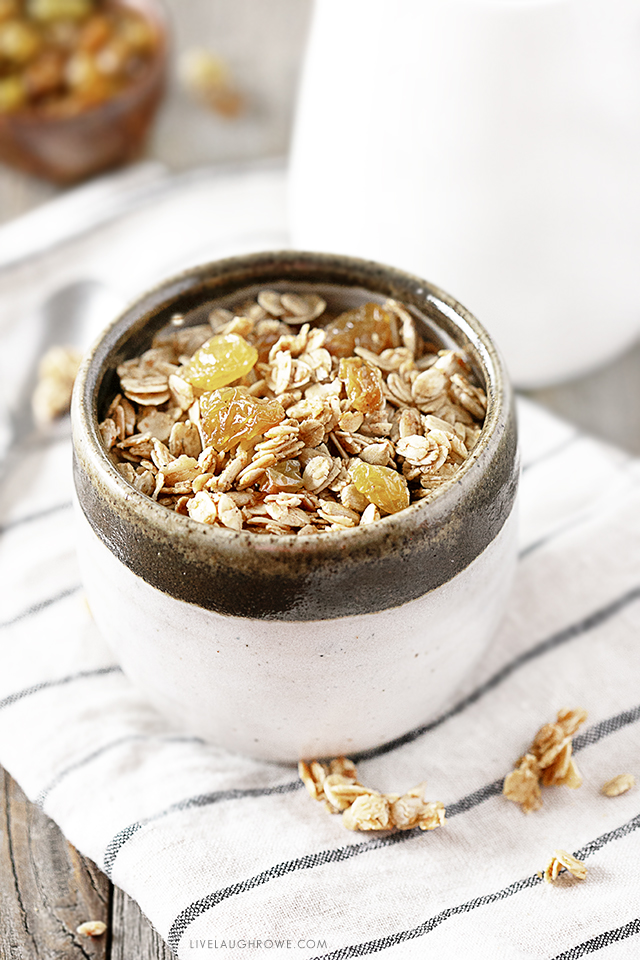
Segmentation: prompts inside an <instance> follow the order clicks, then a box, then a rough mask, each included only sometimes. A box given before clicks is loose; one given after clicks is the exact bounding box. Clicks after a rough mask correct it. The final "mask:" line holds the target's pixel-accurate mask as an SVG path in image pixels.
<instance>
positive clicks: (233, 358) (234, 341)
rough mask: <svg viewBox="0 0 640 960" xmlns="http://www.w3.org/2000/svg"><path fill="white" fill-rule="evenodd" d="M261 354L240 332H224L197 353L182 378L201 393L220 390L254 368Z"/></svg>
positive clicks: (205, 344)
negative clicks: (201, 391) (202, 391)
mask: <svg viewBox="0 0 640 960" xmlns="http://www.w3.org/2000/svg"><path fill="white" fill-rule="evenodd" d="M257 359H258V351H257V350H256V348H255V347H252V346H251V344H250V343H247V341H246V340H245V339H244V337H241V336H239V335H238V334H237V333H222V334H218V335H217V336H215V337H211V339H210V340H207V342H206V343H204V344H203V345H202V346H201V347H200V349H199V350H197V351H196V353H195V354H194V356H193V357H192V358H191V360H190V361H189V363H188V364H187V366H186V367H185V368H184V371H183V373H182V376H183V378H184V379H185V380H187V381H188V382H189V383H190V384H191V386H193V387H196V388H197V389H199V390H218V389H219V388H220V387H226V386H227V384H229V383H233V381H234V380H239V379H240V377H243V376H244V375H245V374H246V373H249V371H250V370H251V369H252V368H253V366H254V364H255V362H256V360H257Z"/></svg>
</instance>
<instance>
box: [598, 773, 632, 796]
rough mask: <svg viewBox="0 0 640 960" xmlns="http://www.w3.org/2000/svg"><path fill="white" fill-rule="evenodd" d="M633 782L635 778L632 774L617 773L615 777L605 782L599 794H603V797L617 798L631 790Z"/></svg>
mask: <svg viewBox="0 0 640 960" xmlns="http://www.w3.org/2000/svg"><path fill="white" fill-rule="evenodd" d="M635 782H636V778H635V777H634V776H633V774H632V773H619V774H618V776H617V777H612V779H611V780H607V782H606V783H605V784H603V786H602V790H601V791H600V792H601V793H604V795H605V797H619V796H620V794H621V793H626V792H627V790H631V787H633V786H635Z"/></svg>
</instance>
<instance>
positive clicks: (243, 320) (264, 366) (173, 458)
mask: <svg viewBox="0 0 640 960" xmlns="http://www.w3.org/2000/svg"><path fill="white" fill-rule="evenodd" d="M117 373H118V376H119V378H120V392H119V393H118V394H117V395H116V396H115V397H114V398H113V400H112V402H111V404H110V406H109V408H108V410H107V411H106V416H105V417H104V419H103V421H102V422H101V423H100V433H101V435H102V439H103V442H104V445H105V448H106V449H107V451H108V452H109V455H110V457H111V459H112V460H113V462H114V464H115V465H116V468H117V469H118V470H119V471H120V473H121V474H122V476H123V477H124V478H125V479H126V480H127V481H128V482H129V483H131V484H132V485H133V486H134V487H135V488H136V489H137V490H139V491H140V492H141V493H143V494H145V495H146V496H148V497H151V498H153V499H154V500H157V502H158V503H160V504H162V505H163V506H165V507H168V508H170V509H171V510H175V511H176V512H177V513H181V514H184V515H186V516H189V517H191V518H192V519H194V520H197V521H199V522H200V523H206V524H210V525H212V526H217V527H226V528H227V529H230V530H249V531H251V532H253V533H267V534H269V533H270V534H278V535H297V534H302V535H308V534H317V533H320V532H322V531H326V530H344V529H347V528H350V527H355V526H358V525H359V524H367V523H371V522H374V521H375V520H378V519H380V517H381V516H384V515H388V514H392V513H395V512H397V511H398V510H402V509H404V508H405V507H407V506H409V504H410V503H412V502H416V501H419V500H421V499H423V498H424V497H427V496H428V495H429V494H430V493H431V492H432V491H433V490H435V489H437V488H438V487H439V486H440V485H441V484H443V483H445V482H446V481H448V480H450V479H451V477H453V476H454V475H455V473H456V471H457V470H458V469H459V467H460V465H461V464H462V463H464V461H465V460H466V458H467V457H468V455H469V453H470V451H471V450H472V449H473V447H474V445H475V444H476V442H477V440H478V437H479V436H480V432H481V429H482V424H483V422H484V417H485V412H486V408H487V398H486V396H485V393H484V391H483V390H482V389H481V388H480V387H478V386H475V385H474V384H473V383H472V371H471V368H470V366H469V364H468V363H467V361H466V359H465V358H464V356H463V355H462V354H461V353H459V352H456V351H453V350H447V349H438V348H437V347H436V346H434V345H433V344H432V343H429V342H427V341H425V340H424V339H423V338H422V337H421V336H420V334H419V333H418V331H417V329H416V324H415V321H414V318H413V317H412V315H411V314H410V313H409V311H408V310H407V309H406V308H405V307H403V306H402V305H401V304H399V303H397V302H396V301H394V300H387V301H386V302H385V303H384V304H383V305H380V304H378V303H373V302H371V303H365V304H363V305H361V306H360V307H356V308H355V309H352V310H347V311H346V312H343V313H339V314H337V315H335V313H334V314H333V315H331V316H329V313H328V311H327V304H326V302H325V300H324V299H323V298H322V297H320V296H318V295H317V294H314V293H309V294H306V295H304V296H302V295H300V294H298V293H278V292H276V291H275V290H263V291H262V292H261V293H260V294H258V297H257V299H256V300H254V301H251V302H248V303H243V304H240V305H238V306H237V308H236V310H235V312H234V311H230V310H227V309H222V308H216V309H214V310H212V311H211V313H210V315H209V323H208V324H202V323H201V324H198V325H196V326H189V325H188V318H184V317H182V316H176V317H174V318H173V321H172V324H171V325H170V326H169V327H168V328H166V329H165V330H163V331H161V332H160V333H159V334H158V335H156V337H155V338H154V340H153V342H152V345H151V347H150V349H148V350H146V351H145V352H144V353H143V354H142V355H141V356H139V357H133V358H132V359H130V360H126V361H125V362H124V363H122V364H120V365H119V367H118V369H117Z"/></svg>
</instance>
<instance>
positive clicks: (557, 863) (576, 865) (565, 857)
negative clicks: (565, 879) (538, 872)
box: [543, 850, 587, 883]
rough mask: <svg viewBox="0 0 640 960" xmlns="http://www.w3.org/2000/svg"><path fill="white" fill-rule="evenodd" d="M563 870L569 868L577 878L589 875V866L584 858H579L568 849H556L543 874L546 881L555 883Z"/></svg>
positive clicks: (581, 878)
mask: <svg viewBox="0 0 640 960" xmlns="http://www.w3.org/2000/svg"><path fill="white" fill-rule="evenodd" d="M563 870H567V871H568V872H569V873H570V874H572V875H573V876H574V877H575V878H576V880H584V879H585V877H586V875H587V868H586V867H585V865H584V863H583V862H582V860H578V859H577V858H576V857H574V856H573V855H572V854H570V853H567V851H566V850H554V851H553V856H552V857H551V859H550V860H549V863H548V864H547V866H546V867H545V871H544V874H543V877H544V881H545V883H555V881H556V880H557V879H558V876H559V874H560V873H561V872H562V871H563Z"/></svg>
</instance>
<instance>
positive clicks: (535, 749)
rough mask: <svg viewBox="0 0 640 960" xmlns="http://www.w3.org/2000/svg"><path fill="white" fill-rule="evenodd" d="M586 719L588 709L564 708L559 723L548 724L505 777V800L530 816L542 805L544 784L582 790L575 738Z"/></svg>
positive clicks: (560, 713)
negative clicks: (511, 802)
mask: <svg viewBox="0 0 640 960" xmlns="http://www.w3.org/2000/svg"><path fill="white" fill-rule="evenodd" d="M586 719H587V713H586V711H585V710H581V709H577V710H568V709H564V710H559V711H558V718H557V720H556V722H555V723H545V725H544V726H543V727H541V728H540V729H539V730H538V732H537V734H536V736H535V739H534V741H533V743H532V744H531V746H530V747H529V750H528V751H527V753H525V755H524V756H523V757H521V758H520V759H519V760H518V762H517V764H516V768H515V770H513V771H512V772H511V773H510V774H508V776H507V777H506V778H505V781H504V786H503V788H502V792H503V794H504V795H505V797H506V798H507V799H508V800H513V802H514V803H519V804H520V806H521V807H522V809H523V810H524V812H525V813H530V812H531V811H532V810H539V809H540V808H541V806H542V794H541V791H540V785H542V786H543V787H551V786H565V787H571V789H576V788H577V787H579V786H580V785H581V784H582V777H581V776H580V773H579V772H578V768H577V767H576V764H575V761H574V759H573V757H572V750H573V747H572V737H573V734H574V733H575V732H576V730H577V729H578V727H580V726H581V725H582V724H583V723H584V721H585V720H586Z"/></svg>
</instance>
